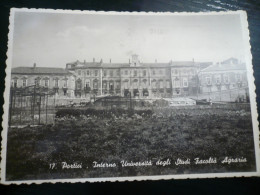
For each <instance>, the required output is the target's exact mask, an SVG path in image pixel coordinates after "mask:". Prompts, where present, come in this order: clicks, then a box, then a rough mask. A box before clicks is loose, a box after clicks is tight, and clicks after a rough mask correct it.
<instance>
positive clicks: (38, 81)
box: [34, 78, 40, 86]
mask: <svg viewBox="0 0 260 195" xmlns="http://www.w3.org/2000/svg"><path fill="white" fill-rule="evenodd" d="M34 84H35V85H36V86H39V85H40V79H39V78H36V79H35V80H34Z"/></svg>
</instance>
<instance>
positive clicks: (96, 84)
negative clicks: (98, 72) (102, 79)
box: [93, 80, 98, 89]
mask: <svg viewBox="0 0 260 195" xmlns="http://www.w3.org/2000/svg"><path fill="white" fill-rule="evenodd" d="M93 88H94V89H97V88H98V81H97V80H95V81H94V82H93Z"/></svg>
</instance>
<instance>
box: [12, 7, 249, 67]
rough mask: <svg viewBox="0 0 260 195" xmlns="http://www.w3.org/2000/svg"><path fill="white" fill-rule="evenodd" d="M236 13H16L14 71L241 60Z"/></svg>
mask: <svg viewBox="0 0 260 195" xmlns="http://www.w3.org/2000/svg"><path fill="white" fill-rule="evenodd" d="M243 48H244V45H243V37H242V30H241V23H240V16H239V15H238V14H229V15H200V16H199V15H192V16H191V15H190V16H185V15H167V16H162V15H161V16H155V15H150V16H148V15H130V14H129V15H111V14H110V15H109V14H105V13H104V14H99V15H95V14H83V13H81V14H72V13H70V14H68V13H40V12H24V11H23V12H21V11H19V12H15V16H14V33H13V61H12V62H13V67H18V66H33V64H34V63H36V64H37V66H39V67H60V68H65V66H66V63H69V62H74V61H76V60H79V61H84V60H86V61H92V60H93V58H95V60H96V61H100V60H101V59H102V60H103V62H109V60H110V59H111V61H112V62H115V63H127V62H128V60H129V59H130V58H131V55H132V54H137V55H139V59H140V61H141V62H154V61H155V59H156V60H157V62H169V61H170V60H173V61H191V60H192V59H194V60H195V61H211V62H219V61H223V60H225V59H228V58H230V57H235V58H238V59H239V60H242V61H243V59H244V49H243Z"/></svg>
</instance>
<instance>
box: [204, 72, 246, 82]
mask: <svg viewBox="0 0 260 195" xmlns="http://www.w3.org/2000/svg"><path fill="white" fill-rule="evenodd" d="M236 81H237V82H241V81H242V75H241V74H237V75H236ZM222 83H224V84H230V79H229V76H228V75H224V76H223V80H222V78H221V75H217V76H215V84H217V85H219V84H222ZM206 84H207V85H212V77H206Z"/></svg>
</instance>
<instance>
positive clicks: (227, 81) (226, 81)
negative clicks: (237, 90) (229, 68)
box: [224, 75, 229, 84]
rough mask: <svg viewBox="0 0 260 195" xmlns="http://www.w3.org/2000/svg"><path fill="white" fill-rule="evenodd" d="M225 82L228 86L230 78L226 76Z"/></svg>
mask: <svg viewBox="0 0 260 195" xmlns="http://www.w3.org/2000/svg"><path fill="white" fill-rule="evenodd" d="M224 82H225V83H226V84H228V83H229V78H228V75H225V76H224Z"/></svg>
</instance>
